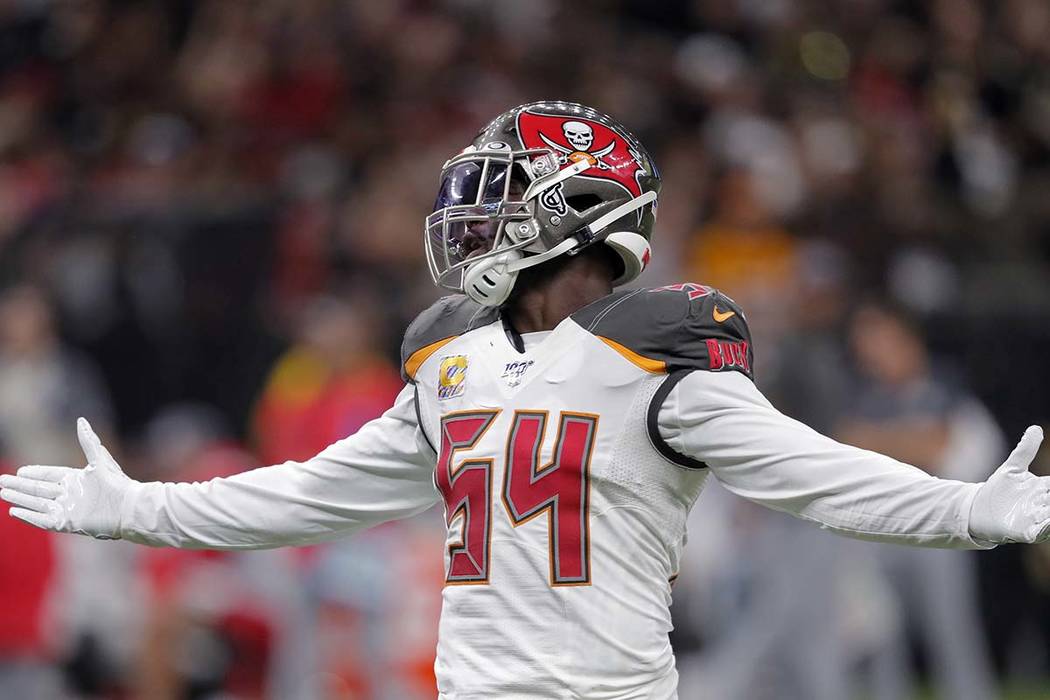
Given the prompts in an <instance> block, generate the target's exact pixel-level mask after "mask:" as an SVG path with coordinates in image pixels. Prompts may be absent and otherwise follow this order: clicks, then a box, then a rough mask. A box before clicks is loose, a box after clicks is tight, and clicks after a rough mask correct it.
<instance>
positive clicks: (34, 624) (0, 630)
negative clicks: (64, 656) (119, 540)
mask: <svg viewBox="0 0 1050 700" xmlns="http://www.w3.org/2000/svg"><path fill="white" fill-rule="evenodd" d="M11 471H13V470H11V469H9V468H7V465H4V464H2V463H0V473H10V472H11ZM53 537H54V535H52V534H51V533H49V532H46V531H44V530H40V529H37V528H34V527H30V526H28V525H26V524H25V523H22V522H21V521H19V520H15V519H14V518H0V600H3V601H4V615H3V624H0V688H3V693H4V695H5V696H10V697H12V698H20V699H22V700H47V699H48V698H53V697H55V696H56V695H58V692H59V682H58V681H59V678H58V675H57V674H56V673H55V671H54V669H53V668H52V665H51V662H52V659H51V646H50V644H49V640H48V639H47V631H46V625H45V620H46V618H47V612H46V607H47V593H48V591H49V589H50V584H51V578H52V576H53V575H54V568H55V563H54V558H55V552H54V546H53V542H52V538H53Z"/></svg>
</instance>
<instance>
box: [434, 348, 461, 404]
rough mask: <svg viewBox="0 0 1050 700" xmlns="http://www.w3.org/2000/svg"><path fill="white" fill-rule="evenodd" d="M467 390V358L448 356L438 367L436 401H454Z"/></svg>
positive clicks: (442, 359)
mask: <svg viewBox="0 0 1050 700" xmlns="http://www.w3.org/2000/svg"><path fill="white" fill-rule="evenodd" d="M466 389H467V356H466V355H448V356H446V357H443V358H441V365H440V366H439V367H438V399H439V400H441V401H444V400H446V399H454V398H456V397H457V396H462V395H463V392H464V391H466Z"/></svg>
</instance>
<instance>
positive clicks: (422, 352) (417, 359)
mask: <svg viewBox="0 0 1050 700" xmlns="http://www.w3.org/2000/svg"><path fill="white" fill-rule="evenodd" d="M458 337H459V336H458V335H450V336H449V337H447V338H442V339H441V340H438V341H436V342H433V343H431V344H430V345H424V346H423V347H421V348H420V349H419V350H416V351H415V352H414V353H412V354H411V355H409V357H408V359H407V360H405V374H407V375H408V376H409V377H411V378H412V379H415V378H416V372H417V371H418V370H419V366H420V365H422V364H423V363H424V362H426V361H427V359H429V358H430V356H431V355H433V354H434V353H435V352H437V351H438V350H440V349H441V348H442V347H444V346H445V345H448V344H449V343H451V342H452V341H453V340H455V339H456V338H458Z"/></svg>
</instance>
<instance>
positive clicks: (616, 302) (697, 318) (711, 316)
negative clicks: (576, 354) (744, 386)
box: [572, 282, 753, 377]
mask: <svg viewBox="0 0 1050 700" xmlns="http://www.w3.org/2000/svg"><path fill="white" fill-rule="evenodd" d="M572 318H573V320H574V321H576V322H577V323H578V324H580V325H581V326H583V327H584V328H585V329H587V330H588V331H590V332H591V333H593V334H594V335H596V336H598V337H599V338H600V339H601V340H602V341H603V342H605V343H606V344H607V345H609V346H610V347H612V348H613V349H615V350H616V351H617V352H619V353H620V354H621V355H623V356H624V357H626V358H627V359H628V360H630V361H632V362H634V363H635V364H636V365H638V366H639V367H641V368H643V369H645V370H648V371H650V372H668V373H670V372H676V371H680V370H698V369H700V370H708V371H723V370H732V371H736V372H741V373H743V374H745V375H747V376H748V377H751V376H752V374H751V367H752V360H753V354H752V349H751V331H750V330H749V329H748V327H747V319H746V318H745V317H744V312H743V310H741V309H740V307H739V306H737V304H736V302H734V301H733V300H732V299H730V298H729V297H728V296H726V295H725V294H723V293H721V292H720V291H718V290H717V289H715V288H713V287H705V286H704V285H700V284H693V283H691V282H690V283H686V284H674V285H671V286H669V287H659V288H656V289H637V290H630V291H624V292H616V293H614V294H611V295H609V296H607V297H605V298H604V299H601V300H599V301H597V302H595V303H594V304H590V305H588V306H586V307H584V308H583V309H580V310H579V311H577V312H576V313H575V314H573V316H572Z"/></svg>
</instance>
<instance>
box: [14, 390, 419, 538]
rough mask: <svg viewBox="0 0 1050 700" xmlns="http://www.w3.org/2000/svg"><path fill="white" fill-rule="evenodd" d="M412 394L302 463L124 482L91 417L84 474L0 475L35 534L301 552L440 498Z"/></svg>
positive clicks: (45, 470) (24, 471) (38, 471)
mask: <svg viewBox="0 0 1050 700" xmlns="http://www.w3.org/2000/svg"><path fill="white" fill-rule="evenodd" d="M414 401H415V399H414V391H413V387H411V386H406V387H405V389H404V390H402V392H401V394H400V395H399V396H398V398H397V400H396V401H395V403H394V406H393V407H392V408H390V410H388V411H387V412H386V413H385V414H383V415H382V416H381V417H380V418H377V419H375V420H373V421H371V422H370V423H368V424H367V425H365V426H364V427H363V428H361V430H359V431H358V432H357V433H355V434H354V435H351V436H350V437H348V438H346V439H344V440H340V441H339V442H337V443H335V444H333V445H331V446H330V447H328V448H327V449H325V450H324V451H323V452H321V453H320V454H318V455H317V456H316V457H313V458H312V459H309V460H307V461H305V462H286V463H284V464H281V465H277V466H272V467H263V468H260V469H255V470H252V471H247V472H244V473H242V474H237V475H235V476H232V477H228V478H220V479H212V480H210V481H206V482H200V483H192V484H191V483H161V482H150V483H140V482H137V481H134V480H132V479H130V478H129V477H127V476H126V475H125V474H124V473H123V472H122V471H121V469H120V467H119V465H118V464H117V462H116V461H115V460H114V459H113V457H112V456H111V455H110V454H109V452H108V451H107V450H106V448H105V447H103V446H102V443H101V442H100V441H99V439H98V437H97V436H96V435H95V433H94V432H92V430H91V427H90V426H89V425H88V424H87V421H85V420H84V419H81V420H80V421H79V422H78V426H77V429H78V434H79V438H80V443H81V446H82V448H83V449H84V453H85V455H86V456H87V458H88V466H87V467H86V468H84V469H73V468H70V467H48V466H27V467H22V468H21V469H19V470H18V474H17V475H15V476H12V475H4V476H0V486H2V487H3V489H2V490H0V497H2V498H3V499H4V500H6V501H8V502H10V503H12V504H14V506H15V507H13V508H12V509H11V514H12V515H13V516H15V517H18V518H21V519H22V520H25V521H27V522H29V523H32V524H33V525H36V526H38V527H42V528H46V529H48V530H55V531H58V532H75V533H79V534H84V535H91V536H93V537H98V538H103V539H114V538H123V539H127V540H131V541H133V542H140V543H142V544H149V545H167V546H175V547H187V548H207V549H261V548H266V547H278V546H283V545H295V544H309V543H313V542H319V541H323V540H327V539H333V538H335V537H338V536H341V535H345V534H349V533H351V532H355V531H358V530H363V529H365V528H367V527H371V526H373V525H377V524H379V523H381V522H384V521H387V520H395V519H398V518H405V517H409V516H411V515H415V514H416V513H420V512H422V511H424V510H426V509H427V508H429V507H430V506H431V505H433V504H434V503H435V502H437V500H438V495H437V491H436V489H435V488H434V483H433V468H434V457H433V453H432V452H431V451H430V448H429V447H428V446H427V445H426V442H425V439H424V438H423V436H422V433H421V431H420V428H419V426H418V424H417V420H416V413H415V404H414Z"/></svg>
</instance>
